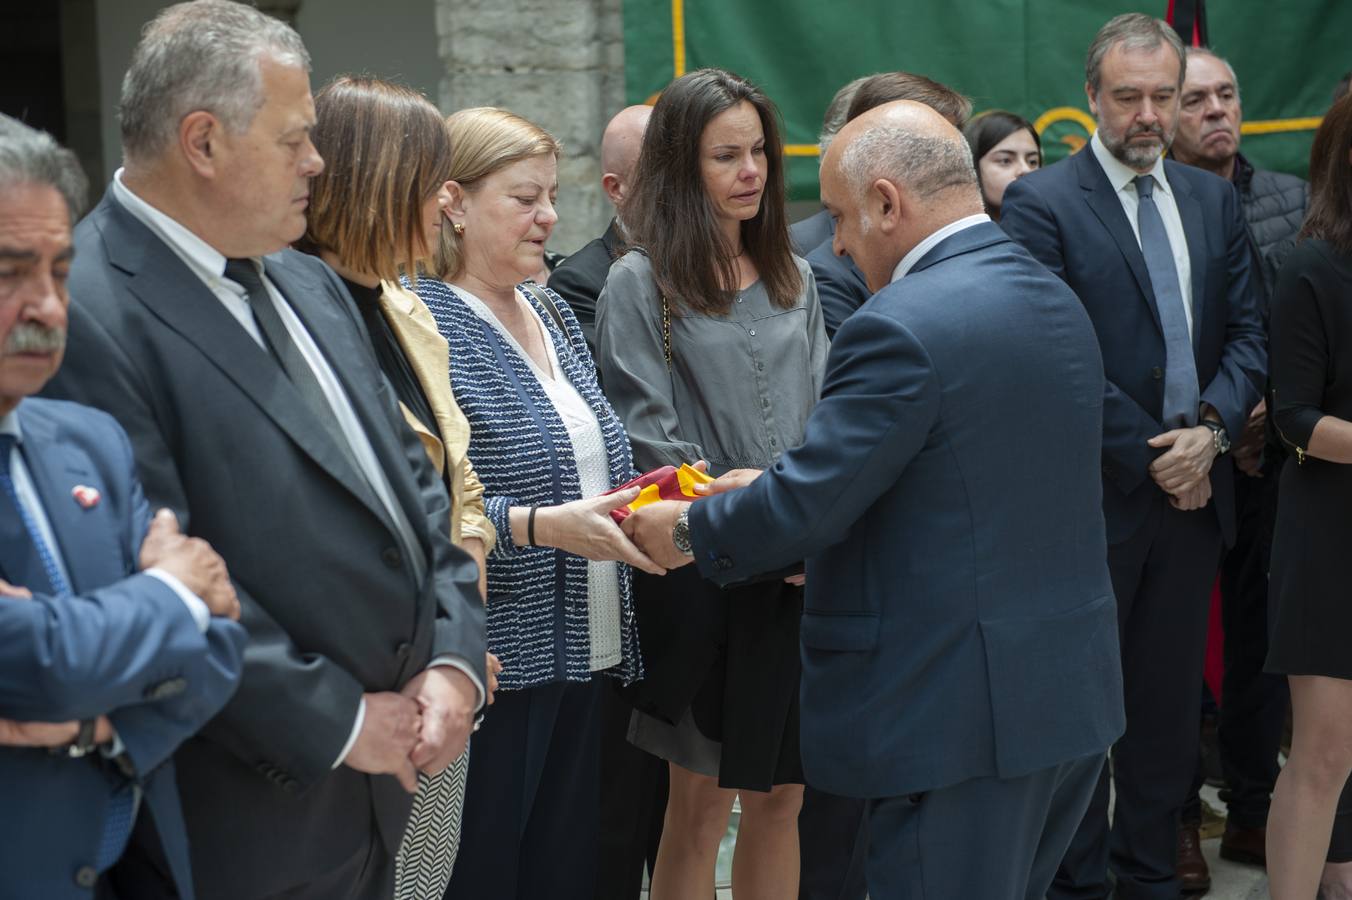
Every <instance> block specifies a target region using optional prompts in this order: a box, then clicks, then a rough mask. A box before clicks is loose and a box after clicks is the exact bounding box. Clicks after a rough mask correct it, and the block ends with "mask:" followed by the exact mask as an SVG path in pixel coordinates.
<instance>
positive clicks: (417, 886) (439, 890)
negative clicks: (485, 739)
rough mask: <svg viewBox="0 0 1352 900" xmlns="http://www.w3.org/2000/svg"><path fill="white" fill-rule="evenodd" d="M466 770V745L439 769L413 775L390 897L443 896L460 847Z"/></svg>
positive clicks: (428, 899) (422, 899)
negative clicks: (414, 785) (415, 790)
mask: <svg viewBox="0 0 1352 900" xmlns="http://www.w3.org/2000/svg"><path fill="white" fill-rule="evenodd" d="M468 775H469V749H468V748H466V749H465V752H464V753H462V754H460V758H459V759H457V760H456V761H455V762H453V763H451V764H450V765H449V766H447V767H446V770H445V771H443V772H441V773H440V774H438V775H423V774H422V773H419V774H418V793H417V794H416V795H415V796H414V798H413V812H412V814H411V815H410V816H409V820H408V828H407V829H405V830H404V840H403V842H402V843H400V845H399V853H398V855H397V856H395V858H394V900H442V895H443V894H445V893H446V886H447V885H448V884H450V883H451V869H452V868H453V867H454V866H455V854H456V852H457V851H458V850H459V849H460V823H461V820H462V817H463V814H464V811H465V779H466V776H468Z"/></svg>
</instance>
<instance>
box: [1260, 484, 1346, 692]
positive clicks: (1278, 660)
mask: <svg viewBox="0 0 1352 900" xmlns="http://www.w3.org/2000/svg"><path fill="white" fill-rule="evenodd" d="M1349 509H1352V466H1345V465H1340V464H1338V463H1331V462H1326V461H1324V460H1319V459H1312V458H1309V457H1307V458H1306V460H1305V463H1304V464H1303V465H1300V464H1298V463H1297V461H1296V460H1295V459H1294V458H1292V459H1288V460H1287V461H1286V464H1285V465H1284V467H1283V469H1282V475H1281V482H1280V484H1279V485H1278V490H1277V524H1276V528H1275V530H1274V532H1273V539H1272V559H1271V563H1270V574H1269V579H1268V604H1269V611H1268V615H1269V618H1270V619H1271V621H1272V625H1273V627H1272V629H1271V635H1270V637H1269V640H1268V658H1267V666H1266V671H1268V672H1272V673H1275V674H1279V675H1323V676H1327V677H1330V678H1345V679H1352V653H1350V652H1348V647H1347V637H1348V635H1349V634H1352V603H1349V602H1348V599H1347V578H1346V573H1347V562H1346V554H1347V548H1348V547H1352V515H1349V514H1348V510H1349Z"/></svg>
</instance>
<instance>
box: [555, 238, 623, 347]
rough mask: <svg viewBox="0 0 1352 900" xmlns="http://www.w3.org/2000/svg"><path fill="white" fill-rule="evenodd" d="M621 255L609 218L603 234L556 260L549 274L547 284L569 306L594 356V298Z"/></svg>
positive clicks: (598, 293)
mask: <svg viewBox="0 0 1352 900" xmlns="http://www.w3.org/2000/svg"><path fill="white" fill-rule="evenodd" d="M623 254H624V241H623V240H622V239H621V238H620V232H619V230H618V229H617V228H616V225H615V220H614V219H611V220H610V225H608V226H607V227H606V230H605V233H604V234H602V235H601V236H600V237H599V238H596V239H595V240H593V241H590V242H588V243H587V245H586V246H584V247H583V248H582V249H581V250H579V251H577V252H576V253H574V254H573V255H572V256H570V257H568V258H567V259H565V260H564V261H563V262H561V263H559V264H558V266H557V267H556V268H555V269H554V271H553V273H552V274H551V275H550V276H549V286H550V287H551V288H552V289H553V290H554V292H555V293H557V294H558V295H559V296H560V297H562V298H563V299H564V300H567V301H568V305H569V306H571V307H572V308H573V315H575V316H577V321H578V324H579V325H581V326H582V336H583V337H585V338H586V339H587V349H588V350H590V351H591V353H592V356H595V355H596V301H597V300H598V299H599V298H600V296H601V289H602V288H603V287H605V286H606V274H607V273H608V272H609V271H610V264H611V263H613V262H614V261H615V260H617V259H619V258H620V257H621V256H622V255H623Z"/></svg>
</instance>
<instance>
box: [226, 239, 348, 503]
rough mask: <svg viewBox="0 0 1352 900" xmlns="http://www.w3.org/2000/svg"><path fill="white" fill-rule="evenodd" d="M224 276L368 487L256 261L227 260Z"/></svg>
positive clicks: (273, 352)
mask: <svg viewBox="0 0 1352 900" xmlns="http://www.w3.org/2000/svg"><path fill="white" fill-rule="evenodd" d="M225 277H226V278H229V279H230V280H231V281H233V282H235V283H236V284H239V285H240V286H241V287H243V288H244V292H245V296H246V298H247V299H248V301H249V308H250V309H251V310H253V315H254V321H255V322H257V323H258V330H259V331H261V332H262V334H263V342H264V343H265V344H266V345H267V348H268V350H270V351H271V353H272V356H273V358H274V359H276V360H277V362H278V364H279V365H281V367H282V371H283V372H284V373H286V377H287V378H288V379H289V380H290V381H291V384H292V385H293V386H295V388H296V392H297V393H299V394H300V398H301V400H302V401H304V403H305V405H306V406H307V407H309V409H310V411H311V412H312V413H314V414H315V418H316V419H318V420H319V423H320V424H321V425H323V426H324V430H325V431H327V432H328V433H329V436H330V437H331V438H333V440H334V442H335V443H337V445H338V448H339V449H340V450H341V451H342V453H343V457H344V458H345V459H346V460H347V462H348V464H349V465H350V466H351V467H352V473H351V474H352V475H355V476H357V477H358V478H359V479H360V484H361V485H362V486H363V487H365V486H366V483H367V481H366V478H365V476H364V475H362V469H361V466H359V465H358V464H357V458H356V456H355V455H354V454H353V452H352V444H351V442H350V441H348V439H347V435H345V434H343V429H342V427H341V426H340V425H339V424H338V417H337V416H336V415H335V414H334V412H333V406H332V404H330V403H329V398H328V397H326V396H325V395H324V389H323V388H322V387H320V386H319V379H318V378H317V377H315V373H314V370H313V369H311V368H310V364H309V363H308V362H306V361H305V356H304V355H303V354H302V353H301V352H300V348H299V347H297V346H296V342H295V341H293V340H292V339H291V334H290V332H288V331H287V330H286V323H285V322H283V321H282V316H281V313H279V312H278V311H277V305H276V304H275V303H273V301H272V297H271V295H269V294H268V289H267V287H266V286H265V285H264V284H263V279H262V277H261V276H260V275H259V274H258V269H257V268H255V267H254V264H253V261H252V260H248V259H231V260H227V261H226V263H225Z"/></svg>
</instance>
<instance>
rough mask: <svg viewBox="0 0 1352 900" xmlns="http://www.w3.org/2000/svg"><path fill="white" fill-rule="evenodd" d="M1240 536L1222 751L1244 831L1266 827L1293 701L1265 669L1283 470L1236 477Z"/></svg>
mask: <svg viewBox="0 0 1352 900" xmlns="http://www.w3.org/2000/svg"><path fill="white" fill-rule="evenodd" d="M1235 501H1236V505H1237V507H1238V516H1239V519H1238V533H1237V534H1236V538H1235V546H1234V547H1232V548H1230V551H1229V552H1228V553H1226V554H1225V561H1224V563H1223V564H1222V565H1221V616H1222V621H1223V623H1224V627H1225V679H1224V681H1223V683H1222V688H1221V715H1220V732H1219V735H1218V737H1219V741H1220V751H1221V770H1222V772H1223V773H1224V775H1225V788H1226V807H1227V809H1228V816H1229V819H1230V821H1231V822H1233V823H1234V824H1235V825H1238V826H1240V827H1243V828H1261V827H1263V826H1264V825H1266V824H1267V814H1268V807H1269V805H1271V802H1272V789H1273V787H1275V786H1276V784H1277V773H1278V771H1279V767H1278V765H1277V752H1278V748H1279V746H1280V745H1281V740H1282V726H1283V725H1284V724H1285V720H1286V707H1287V704H1288V703H1289V700H1288V697H1287V691H1286V679H1285V678H1283V677H1282V676H1280V675H1271V674H1268V673H1266V672H1264V671H1263V663H1264V662H1265V661H1266V659H1267V651H1268V560H1269V558H1270V557H1271V556H1272V530H1273V527H1274V525H1275V523H1276V517H1277V473H1276V472H1275V471H1274V472H1269V473H1267V476H1266V477H1264V478H1250V477H1248V476H1247V475H1236V476H1235Z"/></svg>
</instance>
